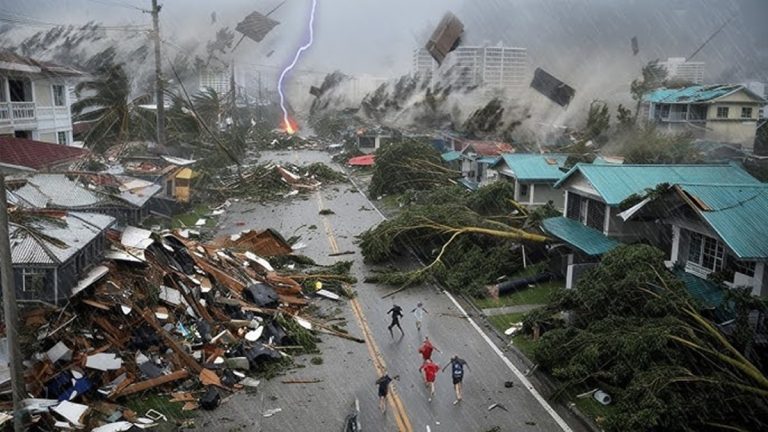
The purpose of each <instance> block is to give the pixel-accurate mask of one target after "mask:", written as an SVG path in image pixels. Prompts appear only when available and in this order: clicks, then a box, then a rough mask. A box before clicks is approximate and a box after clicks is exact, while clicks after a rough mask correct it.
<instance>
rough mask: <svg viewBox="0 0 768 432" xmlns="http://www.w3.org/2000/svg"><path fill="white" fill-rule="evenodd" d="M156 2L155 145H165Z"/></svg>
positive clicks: (154, 4)
mask: <svg viewBox="0 0 768 432" xmlns="http://www.w3.org/2000/svg"><path fill="white" fill-rule="evenodd" d="M161 7H162V6H158V5H157V0H152V27H153V29H154V31H153V36H154V39H155V90H156V91H157V95H156V97H157V143H158V144H159V145H165V103H164V97H163V77H162V70H161V68H160V64H161V60H160V16H159V14H160V8H161Z"/></svg>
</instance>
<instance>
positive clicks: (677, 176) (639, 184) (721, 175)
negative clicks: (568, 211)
mask: <svg viewBox="0 0 768 432" xmlns="http://www.w3.org/2000/svg"><path fill="white" fill-rule="evenodd" d="M577 172H580V173H581V174H582V175H583V176H584V177H585V178H586V179H587V180H588V181H589V182H590V183H591V184H592V186H593V187H594V188H595V189H596V190H597V192H598V193H599V194H600V196H601V197H602V198H603V201H605V202H606V203H607V204H609V205H619V204H620V203H621V202H622V201H624V200H625V199H626V198H627V197H629V196H630V195H632V194H643V193H644V192H645V190H646V189H649V188H655V187H656V186H658V185H659V184H661V183H669V184H676V183H701V184H717V183H723V184H761V183H760V181H759V180H757V179H756V178H754V177H752V176H751V175H749V173H747V172H746V171H744V169H742V168H741V167H740V166H738V165H736V164H719V165H608V164H605V165H603V164H598V165H594V164H583V163H579V164H576V166H574V167H573V168H572V169H571V170H570V171H569V172H568V173H567V174H566V175H565V176H564V177H563V178H562V179H560V181H558V182H557V183H556V184H555V187H559V186H561V185H562V184H563V183H565V181H566V180H567V179H568V178H570V177H571V176H572V175H574V174H575V173H577Z"/></svg>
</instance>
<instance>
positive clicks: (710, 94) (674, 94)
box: [644, 84, 744, 103]
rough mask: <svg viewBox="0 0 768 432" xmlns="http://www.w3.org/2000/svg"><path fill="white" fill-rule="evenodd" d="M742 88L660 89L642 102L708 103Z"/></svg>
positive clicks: (712, 86)
mask: <svg viewBox="0 0 768 432" xmlns="http://www.w3.org/2000/svg"><path fill="white" fill-rule="evenodd" d="M742 88H744V86H742V85H738V84H726V85H695V86H690V87H682V88H674V89H669V88H660V89H656V90H654V91H652V92H650V93H649V94H647V95H646V96H645V97H644V100H645V101H647V102H653V103H693V102H708V101H711V100H714V99H717V98H719V97H722V96H725V95H727V94H728V93H731V92H734V91H736V90H739V89H742Z"/></svg>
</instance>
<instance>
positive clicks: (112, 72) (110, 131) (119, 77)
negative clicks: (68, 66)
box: [72, 65, 153, 153]
mask: <svg viewBox="0 0 768 432" xmlns="http://www.w3.org/2000/svg"><path fill="white" fill-rule="evenodd" d="M75 92H76V93H77V95H78V97H79V96H80V95H81V94H82V93H87V94H88V96H86V97H84V98H82V99H80V100H79V101H77V102H75V103H74V104H72V114H73V115H74V117H75V121H86V122H90V123H92V125H91V128H90V129H89V131H88V132H87V134H86V136H85V143H86V145H87V146H88V147H90V148H92V149H93V150H94V151H95V152H99V153H101V152H103V151H104V150H105V149H107V148H108V147H110V146H111V145H114V144H119V143H122V142H125V141H126V140H127V139H130V138H135V137H141V136H144V135H145V133H146V131H147V130H149V129H150V126H151V125H148V124H147V123H148V122H151V121H153V119H151V118H150V117H151V116H148V115H147V113H140V112H139V104H141V103H147V102H149V96H148V95H141V96H139V97H136V98H131V82H130V79H129V78H128V75H127V74H126V73H125V71H124V70H123V68H122V66H120V65H110V66H105V67H103V68H100V69H99V71H98V72H97V77H96V79H95V80H92V81H84V82H81V83H79V84H78V85H77V87H75Z"/></svg>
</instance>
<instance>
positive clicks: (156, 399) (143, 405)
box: [125, 394, 196, 431]
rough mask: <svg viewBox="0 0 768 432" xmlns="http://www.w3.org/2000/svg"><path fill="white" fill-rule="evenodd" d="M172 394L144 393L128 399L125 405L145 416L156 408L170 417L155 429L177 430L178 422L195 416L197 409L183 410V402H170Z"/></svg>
mask: <svg viewBox="0 0 768 432" xmlns="http://www.w3.org/2000/svg"><path fill="white" fill-rule="evenodd" d="M168 399H170V396H168V395H165V396H160V395H157V394H143V395H138V396H135V397H132V398H130V399H128V400H126V403H125V405H126V406H127V407H128V408H130V409H131V410H132V411H135V412H136V414H138V416H139V417H143V416H144V414H146V412H147V411H149V410H150V409H154V410H155V411H158V412H159V413H161V414H163V415H164V416H166V417H168V422H164V423H160V425H158V427H157V428H156V429H155V428H153V429H152V430H155V431H175V430H177V427H178V426H177V425H176V423H177V422H181V421H184V420H187V419H191V418H194V417H195V416H196V413H195V411H182V410H181V408H182V407H183V406H184V404H183V403H181V402H169V401H168Z"/></svg>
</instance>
